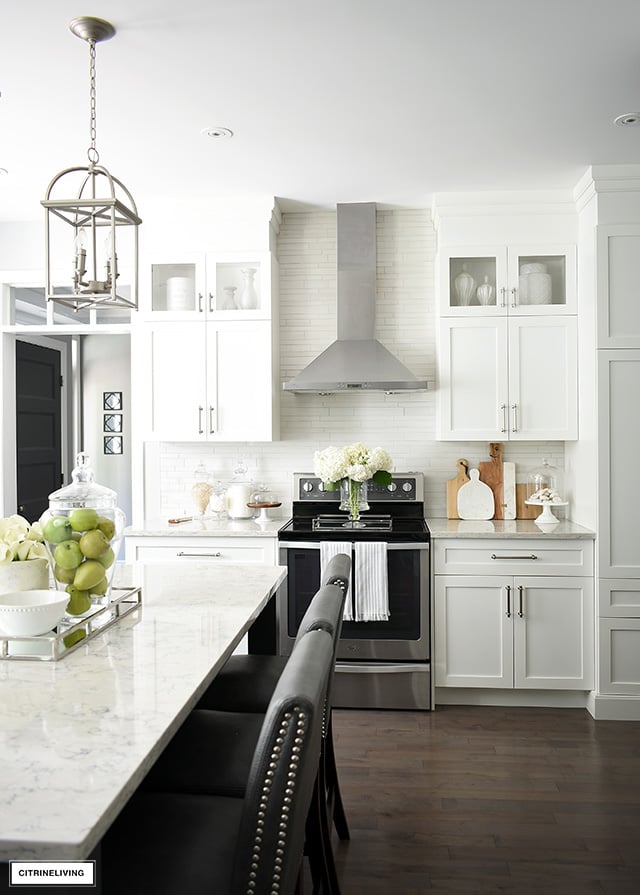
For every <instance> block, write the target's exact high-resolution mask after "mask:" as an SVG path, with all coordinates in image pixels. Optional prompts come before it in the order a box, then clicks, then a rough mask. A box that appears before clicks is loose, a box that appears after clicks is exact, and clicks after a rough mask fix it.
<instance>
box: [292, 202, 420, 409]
mask: <svg viewBox="0 0 640 895" xmlns="http://www.w3.org/2000/svg"><path fill="white" fill-rule="evenodd" d="M337 250H338V251H337V257H338V295H337V307H338V326H337V334H338V338H337V339H336V341H335V342H332V344H331V345H329V347H328V348H326V349H325V350H324V351H323V352H322V354H320V355H318V357H316V358H315V360H312V361H311V363H310V364H308V365H307V366H306V367H305V368H304V369H303V370H302V371H301V372H300V373H299V374H298V375H297V376H296V377H295V378H294V379H292V380H291V382H285V383H284V384H283V386H282V387H283V389H284V390H285V391H290V392H312V393H316V394H318V393H320V394H327V393H328V392H344V391H357V390H360V391H383V392H407V391H424V390H425V389H426V388H427V383H426V380H424V379H416V377H415V376H414V375H413V373H411V372H410V371H409V370H408V369H407V368H406V367H405V365H404V364H403V363H401V362H400V361H399V360H398V358H397V357H395V356H394V355H393V354H392V353H391V352H390V351H389V350H388V349H387V348H385V347H384V345H383V344H382V343H381V342H379V341H378V340H377V339H376V338H374V330H375V302H376V206H375V203H374V202H357V203H350V204H344V205H338V206H337Z"/></svg>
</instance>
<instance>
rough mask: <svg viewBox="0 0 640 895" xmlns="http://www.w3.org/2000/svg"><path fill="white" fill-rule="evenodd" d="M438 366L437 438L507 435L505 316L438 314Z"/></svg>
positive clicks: (480, 438) (483, 438) (475, 438)
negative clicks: (442, 316) (440, 316)
mask: <svg viewBox="0 0 640 895" xmlns="http://www.w3.org/2000/svg"><path fill="white" fill-rule="evenodd" d="M438 369H439V383H438V391H437V400H438V414H437V420H438V438H441V439H444V440H468V441H492V440H495V439H496V438H501V439H505V438H506V437H507V434H506V427H507V425H508V418H507V413H508V400H509V398H508V383H507V370H508V364H507V320H506V318H500V317H487V318H480V317H473V318H470V319H464V318H451V317H446V318H442V319H441V321H440V342H439V364H438Z"/></svg>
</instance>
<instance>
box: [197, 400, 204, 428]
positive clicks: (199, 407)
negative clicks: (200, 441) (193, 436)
mask: <svg viewBox="0 0 640 895" xmlns="http://www.w3.org/2000/svg"><path fill="white" fill-rule="evenodd" d="M203 410H204V407H203V406H202V404H199V405H198V435H202V433H203V432H204V429H203V428H202V411H203Z"/></svg>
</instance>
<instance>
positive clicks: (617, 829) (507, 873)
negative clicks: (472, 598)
mask: <svg viewBox="0 0 640 895" xmlns="http://www.w3.org/2000/svg"><path fill="white" fill-rule="evenodd" d="M334 733H335V741H336V755H337V760H338V768H339V773H340V782H341V789H342V794H343V798H344V802H345V808H346V812H347V817H348V820H349V824H350V828H351V841H350V842H348V843H339V844H338V843H337V842H336V862H337V866H338V872H339V874H340V880H341V887H342V895H419V893H423V892H425V893H433V892H441V893H466V895H470V893H473V895H490V893H491V895H492V893H517V895H639V893H640V722H632V721H626V722H614V721H597V722H596V721H594V720H593V719H592V718H591V716H590V715H589V714H588V713H587V712H586V711H584V710H581V709H537V708H515V709H506V708H493V707H470V706H442V707H439V708H438V709H437V710H436V711H435V712H415V713H414V712H381V711H379V712H375V711H348V710H343V709H336V710H334Z"/></svg>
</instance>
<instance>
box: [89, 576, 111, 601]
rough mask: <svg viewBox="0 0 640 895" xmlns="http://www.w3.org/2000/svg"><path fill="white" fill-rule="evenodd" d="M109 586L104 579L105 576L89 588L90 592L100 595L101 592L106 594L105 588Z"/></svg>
mask: <svg viewBox="0 0 640 895" xmlns="http://www.w3.org/2000/svg"><path fill="white" fill-rule="evenodd" d="M108 587H109V582H108V581H107V579H106V576H105V577H104V578H103V579H102V581H98V583H97V584H94V585H93V587H90V588H89V590H90V592H91V593H92V594H95V595H96V596H97V597H101V596H102V595H103V594H106V592H107V588H108Z"/></svg>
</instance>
